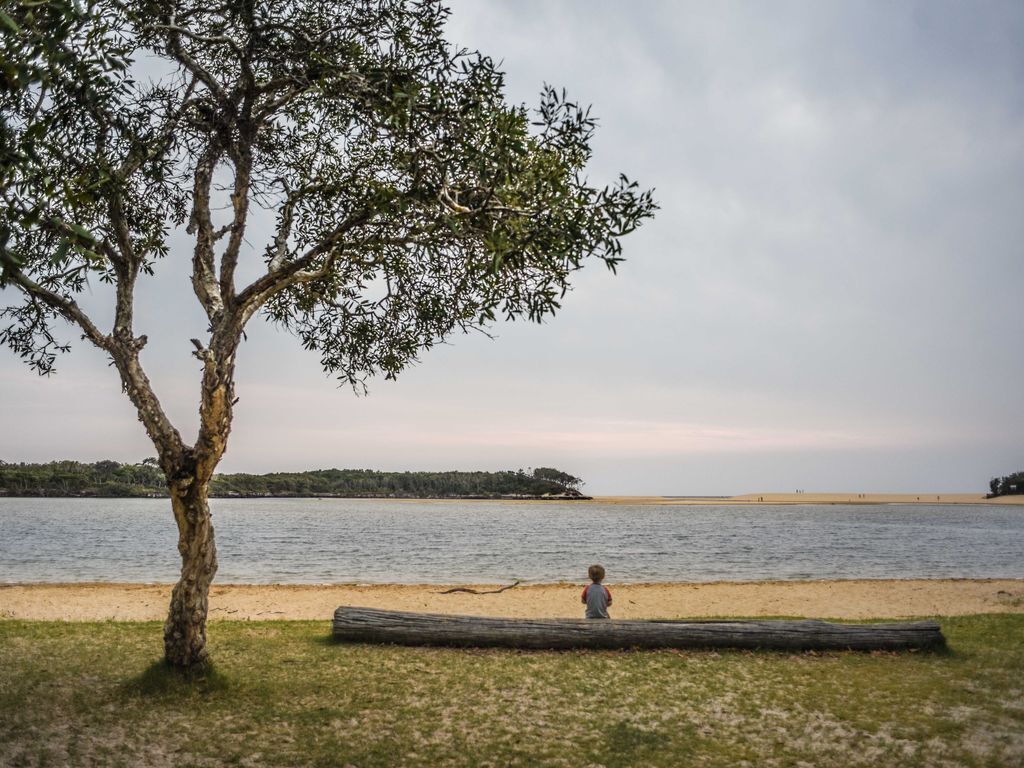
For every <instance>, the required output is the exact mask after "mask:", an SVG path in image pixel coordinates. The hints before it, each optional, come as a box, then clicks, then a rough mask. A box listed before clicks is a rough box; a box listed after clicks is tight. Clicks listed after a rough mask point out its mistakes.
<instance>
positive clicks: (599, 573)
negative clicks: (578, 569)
mask: <svg viewBox="0 0 1024 768" xmlns="http://www.w3.org/2000/svg"><path fill="white" fill-rule="evenodd" d="M587 576H589V577H590V580H591V581H592V582H594V583H595V584H600V583H601V582H602V581H604V566H603V565H592V566H590V567H589V568H587Z"/></svg>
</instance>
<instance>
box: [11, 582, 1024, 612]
mask: <svg viewBox="0 0 1024 768" xmlns="http://www.w3.org/2000/svg"><path fill="white" fill-rule="evenodd" d="M609 587H610V588H611V590H612V594H613V597H614V604H613V614H614V616H615V617H618V618H623V619H633V618H636V619H639V618H682V617H694V618H698V617H699V618H706V617H715V616H806V617H814V618H835V619H867V618H903V617H910V616H953V615H963V614H977V613H1024V579H920V580H905V581H903V580H900V581H895V580H877V581H875V580H850V581H799V582H793V581H774V582H719V583H712V584H624V585H616V584H614V583H609ZM451 588H452V587H449V586H444V585H427V584H414V585H413V584H388V585H251V584H246V585H230V584H225V585H216V584H215V585H214V586H213V588H212V589H211V592H210V619H211V620H214V621H215V620H217V619H235V620H238V619H244V620H265V619H312V620H317V619H322V620H324V621H327V620H329V619H330V617H331V615H332V614H333V612H334V609H335V608H337V607H338V606H339V605H362V606H369V607H376V608H387V609H394V610H405V611H424V612H432V613H456V614H470V615H489V616H509V617H538V618H539V617H552V618H554V617H562V616H577V615H580V613H581V606H580V604H579V593H580V589H581V588H582V584H530V585H520V586H517V587H514V588H512V589H508V590H505V591H503V592H501V593H498V594H470V593H466V592H455V593H450V594H442V592H444V591H445V590H447V589H451ZM472 588H473V589H476V590H478V591H485V590H494V589H497V588H498V585H490V586H487V585H477V586H474V587H472ZM170 592H171V585H169V584H8V585H0V618H7V619H37V620H66V621H89V620H114V621H156V620H162V619H163V618H164V617H165V615H166V611H167V603H168V600H169V598H170Z"/></svg>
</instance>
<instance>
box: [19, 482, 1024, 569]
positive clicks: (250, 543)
mask: <svg viewBox="0 0 1024 768" xmlns="http://www.w3.org/2000/svg"><path fill="white" fill-rule="evenodd" d="M211 506H212V509H213V517H214V525H215V528H216V535H217V546H218V555H219V560H220V570H219V572H218V574H217V581H218V583H221V584H226V583H331V582H334V583H349V582H357V583H389V582H390V583H417V582H420V583H423V582H426V583H473V582H484V583H494V582H507V581H511V580H513V579H522V580H524V581H537V582H551V581H582V580H585V576H586V569H587V566H588V565H589V564H590V563H593V562H600V563H602V564H604V566H605V567H606V568H607V570H608V579H609V581H610V582H615V583H623V582H640V581H696V582H699V581H720V580H721V581H745V580H758V579H848V578H900V579H904V578H939V577H947V578H948V577H952V578H986V577H991V578H997V577H1004V578H1024V507H1008V506H983V505H978V506H940V505H936V506H924V505H920V506H918V505H914V506H909V505H884V506H825V505H822V506H818V505H801V506H769V505H760V506H739V507H737V506H721V505H718V506H716V505H714V504H709V505H702V506H685V507H684V506H677V507H669V506H662V507H656V506H616V505H603V504H600V503H597V502H588V503H580V504H554V503H532V504H531V503H496V502H476V501H464V502H429V501H378V500H369V499H324V500H317V499H258V500H249V499H215V500H213V501H212V502H211ZM176 543H177V531H176V529H175V525H174V521H173V518H172V516H171V511H170V502H169V501H167V500H166V499H9V498H0V583H12V582H46V581H50V582H53V581H120V582H172V581H175V580H176V579H177V575H178V568H179V560H178V554H177V549H176Z"/></svg>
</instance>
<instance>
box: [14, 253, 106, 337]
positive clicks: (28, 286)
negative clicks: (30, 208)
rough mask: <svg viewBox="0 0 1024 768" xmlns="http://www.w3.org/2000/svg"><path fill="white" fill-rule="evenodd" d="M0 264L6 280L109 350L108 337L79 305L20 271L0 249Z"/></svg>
mask: <svg viewBox="0 0 1024 768" xmlns="http://www.w3.org/2000/svg"><path fill="white" fill-rule="evenodd" d="M0 264H2V265H3V266H4V268H5V270H6V276H7V279H8V280H11V281H12V282H14V283H15V284H16V285H18V286H19V287H20V288H21V289H22V290H23V291H25V293H27V294H29V295H30V296H34V297H36V298H38V299H39V300H40V301H42V302H43V303H44V304H46V305H47V306H48V307H50V308H51V309H54V310H55V311H57V312H59V313H60V314H61V316H62V317H64V319H66V320H68V321H69V322H71V323H74V324H75V325H77V326H78V327H79V328H81V329H82V331H83V333H84V334H85V337H86V338H87V339H89V341H91V342H92V343H93V344H95V345H96V346H97V347H99V348H100V349H102V350H105V351H108V352H109V351H110V337H109V336H105V335H104V334H103V333H101V332H100V330H99V328H97V327H96V324H95V323H93V321H92V320H91V319H90V318H89V316H88V315H86V314H85V312H84V311H83V310H82V308H81V307H79V306H78V304H77V303H76V302H75V300H74V299H71V298H69V297H67V296H61V295H60V294H59V293H56V292H55V291H51V290H50V289H49V288H45V287H43V286H42V285H40V284H39V283H37V282H36V281H35V280H33V279H32V278H30V277H29V276H28V275H26V274H25V273H24V272H22V271H21V270H20V269H19V268H18V265H17V263H16V262H15V261H14V259H13V258H11V256H10V254H9V253H7V252H6V251H4V250H2V249H0Z"/></svg>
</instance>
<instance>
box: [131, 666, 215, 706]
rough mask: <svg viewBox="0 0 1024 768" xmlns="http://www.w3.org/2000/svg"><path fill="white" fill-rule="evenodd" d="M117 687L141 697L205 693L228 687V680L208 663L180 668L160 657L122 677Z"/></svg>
mask: <svg viewBox="0 0 1024 768" xmlns="http://www.w3.org/2000/svg"><path fill="white" fill-rule="evenodd" d="M121 687H122V689H123V691H124V692H125V693H127V694H129V695H133V696H139V697H142V698H159V697H164V696H181V695H186V696H195V695H200V696H207V695H210V694H214V693H220V692H222V691H226V690H229V689H230V688H231V680H230V679H229V678H228V677H227V675H225V674H223V673H221V672H220V671H218V670H217V668H216V667H214V666H213V665H212V664H206V665H205V666H203V667H199V668H196V669H192V670H182V669H179V668H178V667H174V666H171V665H170V664H168V663H167V662H166V661H164V660H163V659H160V660H158V661H154V662H153V663H152V664H150V665H149V666H148V667H146V668H145V669H144V670H143V671H142V672H140V673H139V674H138V675H135V676H133V677H131V678H129V679H128V680H126V681H125V682H124V683H122V686H121Z"/></svg>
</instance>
